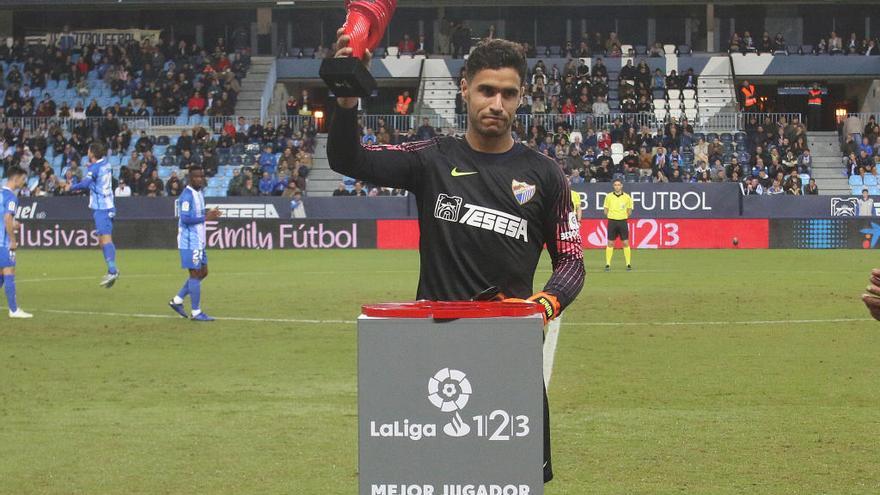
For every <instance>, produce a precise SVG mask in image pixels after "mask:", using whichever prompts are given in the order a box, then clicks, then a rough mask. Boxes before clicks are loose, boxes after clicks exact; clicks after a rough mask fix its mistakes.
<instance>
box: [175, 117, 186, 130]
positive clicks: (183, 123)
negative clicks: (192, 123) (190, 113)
mask: <svg viewBox="0 0 880 495" xmlns="http://www.w3.org/2000/svg"><path fill="white" fill-rule="evenodd" d="M188 122H189V119H188V118H187V117H186V116H185V115H181V116H179V117H177V119H175V120H174V125H176V126H178V127H186V125H187V123H188Z"/></svg>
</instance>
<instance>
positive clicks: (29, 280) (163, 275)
mask: <svg viewBox="0 0 880 495" xmlns="http://www.w3.org/2000/svg"><path fill="white" fill-rule="evenodd" d="M418 272H419V271H418V270H378V271H375V270H372V271H360V272H359V271H319V272H315V271H312V272H295V273H291V275H342V274H345V275H357V274H363V275H370V274H377V273H418ZM242 275H278V272H211V276H212V277H214V278H216V277H218V276H219V277H228V276H236V277H237V276H242ZM183 276H185V275H184V274H182V273H139V274H123V275H122V277H121V278H122V279H123V280H124V279H127V278H168V277H171V278H176V277H183ZM98 279H100V277H99V276H82V277H51V278H50V277H44V278H40V277H38V278H26V279H21V280H16V281H15V282H16V283H19V284H25V283H37V282H75V281H80V280H98Z"/></svg>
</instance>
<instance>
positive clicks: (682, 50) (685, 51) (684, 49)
mask: <svg viewBox="0 0 880 495" xmlns="http://www.w3.org/2000/svg"><path fill="white" fill-rule="evenodd" d="M678 54H679V55H690V54H691V47H689V46H688V45H678Z"/></svg>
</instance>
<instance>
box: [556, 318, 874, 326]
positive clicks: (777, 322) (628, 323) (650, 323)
mask: <svg viewBox="0 0 880 495" xmlns="http://www.w3.org/2000/svg"><path fill="white" fill-rule="evenodd" d="M861 321H874V320H872V319H871V318H830V319H826V320H742V321H645V322H636V321H626V322H613V321H595V322H570V323H564V325H566V326H579V327H682V326H702V325H731V326H733V325H802V324H809V323H850V322H861Z"/></svg>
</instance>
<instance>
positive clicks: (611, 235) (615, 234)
mask: <svg viewBox="0 0 880 495" xmlns="http://www.w3.org/2000/svg"><path fill="white" fill-rule="evenodd" d="M617 238H620V240H621V241H628V240H629V227H628V226H627V224H626V220H610V219H609V220H608V241H609V242H610V241H613V240H614V239H617Z"/></svg>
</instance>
